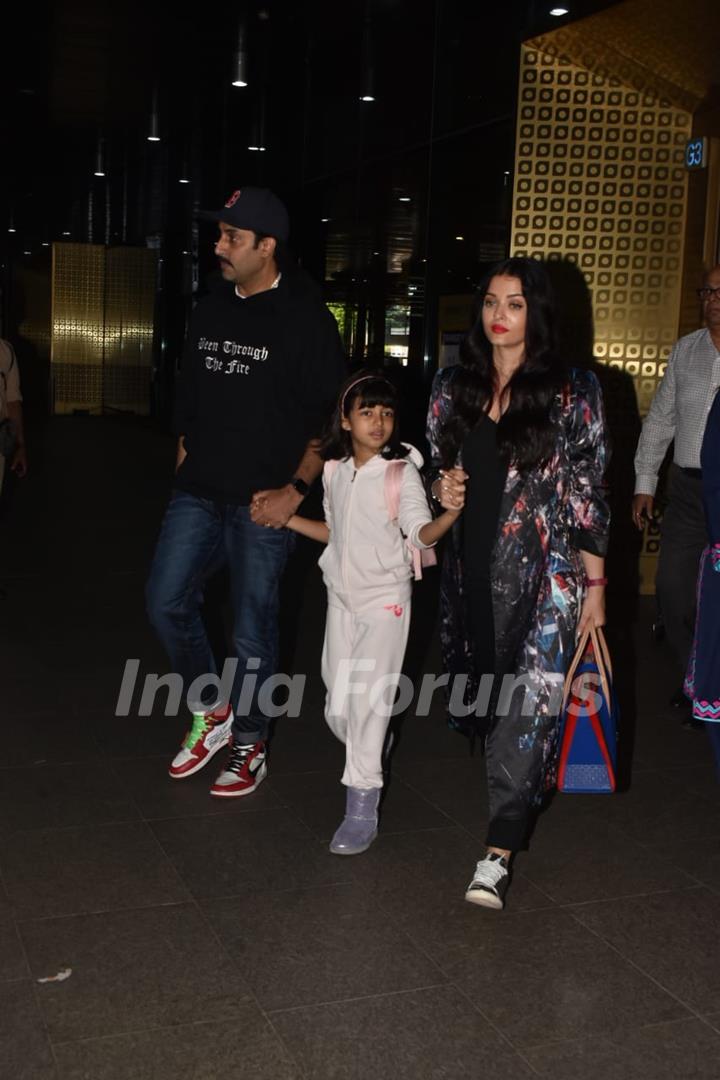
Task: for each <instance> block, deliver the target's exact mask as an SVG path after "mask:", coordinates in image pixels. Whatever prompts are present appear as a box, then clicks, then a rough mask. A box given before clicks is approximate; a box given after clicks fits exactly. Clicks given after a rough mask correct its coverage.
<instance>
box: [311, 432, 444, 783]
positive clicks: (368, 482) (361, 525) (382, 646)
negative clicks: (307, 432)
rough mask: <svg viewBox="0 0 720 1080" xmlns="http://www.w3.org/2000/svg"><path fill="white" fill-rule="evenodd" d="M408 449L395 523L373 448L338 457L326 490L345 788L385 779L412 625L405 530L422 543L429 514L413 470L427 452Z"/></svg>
mask: <svg viewBox="0 0 720 1080" xmlns="http://www.w3.org/2000/svg"><path fill="white" fill-rule="evenodd" d="M409 449H410V453H409V454H408V457H407V458H406V459H405V465H404V466H403V471H402V482H401V488H400V499H399V512H398V521H396V522H392V521H391V520H390V514H389V512H388V507H387V500H386V495H385V470H386V469H387V467H388V464H389V463H388V461H387V460H386V459H385V458H383V457H380V456H379V455H378V456H376V457H374V458H371V459H370V461H368V462H366V463H365V464H364V465H362V466H361V467H360V468H359V469H356V467H355V462H354V460H353V458H352V457H350V458H348V459H346V460H344V461H341V462H339V463H338V465H337V466H336V468H335V470H334V472H333V473H332V475H331V477H330V481H329V485H328V484H327V483H326V488H325V497H324V507H325V520H326V522H327V525H328V528H329V530H330V541H329V543H328V545H327V548H326V549H325V551H324V552H323V554H322V556H321V558H320V568H321V570H322V572H323V577H324V580H325V585H326V586H327V592H328V613H327V623H326V626H325V642H324V645H323V657H322V675H323V680H324V682H325V686H326V688H327V698H326V705H325V718H326V720H327V722H328V724H329V726H330V728H331V729H332V731H333V732H334V733H335V735H337V737H338V738H339V739H340V740H341V742H344V743H345V746H346V764H345V772H344V774H343V778H342V781H343V783H344V784H346V785H348V786H349V787H355V788H363V789H366V788H373V787H382V750H383V745H384V742H385V735H386V733H387V728H388V724H389V722H390V716H391V710H392V706H393V703H394V700H395V692H396V689H397V685H398V680H399V677H400V672H401V670H402V663H403V658H404V656H405V647H406V644H407V637H408V631H409V629H410V599H411V595H412V579H413V568H412V560H411V556H410V553H409V552H408V550H407V547H406V544H405V538H404V537H407V539H408V540H409V541H410V542H411V543H412V544H414V545H415V546H416V547H420V548H421V547H426V546H428V545H425V544H423V543H422V542H421V541H420V539H419V537H418V533H419V532H420V529H421V528H422V526H423V525H426V524H427V523H428V522H429V521H431V520H432V515H431V513H430V509H429V507H428V503H427V498H426V496H425V490H424V487H423V483H422V480H421V479H420V474H419V472H418V469H419V468H421V467H422V463H423V459H422V455H421V454H420V453H419V451H418V450H416V449H415V448H414V447H410V448H409ZM328 487H329V490H328ZM398 526H399V527H398ZM401 530H402V531H401ZM403 534H404V536H403Z"/></svg>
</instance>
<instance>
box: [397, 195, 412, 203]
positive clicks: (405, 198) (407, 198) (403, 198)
mask: <svg viewBox="0 0 720 1080" xmlns="http://www.w3.org/2000/svg"><path fill="white" fill-rule="evenodd" d="M398 202H410V196H409V195H401V196H400V197H399V199H398Z"/></svg>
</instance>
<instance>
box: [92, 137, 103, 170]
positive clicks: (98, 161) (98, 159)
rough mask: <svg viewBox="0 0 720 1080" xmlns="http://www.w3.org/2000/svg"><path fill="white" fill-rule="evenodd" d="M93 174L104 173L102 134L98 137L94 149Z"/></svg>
mask: <svg viewBox="0 0 720 1080" xmlns="http://www.w3.org/2000/svg"><path fill="white" fill-rule="evenodd" d="M94 175H95V176H104V175H105V140H104V139H103V137H102V136H100V137H99V138H98V141H97V147H96V149H95V173H94Z"/></svg>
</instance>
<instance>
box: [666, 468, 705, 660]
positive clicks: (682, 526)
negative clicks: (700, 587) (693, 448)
mask: <svg viewBox="0 0 720 1080" xmlns="http://www.w3.org/2000/svg"><path fill="white" fill-rule="evenodd" d="M707 542H708V541H707V525H706V523H705V513H704V511H703V504H702V481H701V479H700V477H699V476H695V475H689V474H688V473H687V472H684V471H683V470H682V469H679V468H678V467H677V465H673V466H672V468H671V472H670V493H669V499H668V506H667V510H666V511H665V514H664V516H663V521H662V528H661V543H660V559H659V561H658V569H657V578H656V581H655V589H656V592H657V597H658V601H659V603H660V610H661V612H662V616H663V621H664V623H665V632H666V634H667V637H668V641H669V642H670V646H671V648H672V650H673V652H674V653H675V656H676V657H677V661H678V663H679V665H680V670H681V673H682V677H683V678H684V676H685V671H686V669H687V665H688V660H689V658H690V650H691V648H692V643H693V635H694V633H695V593H696V588H697V576H698V565H699V563H700V556H701V554H702V550H703V548H704V547H705V545H706V544H707Z"/></svg>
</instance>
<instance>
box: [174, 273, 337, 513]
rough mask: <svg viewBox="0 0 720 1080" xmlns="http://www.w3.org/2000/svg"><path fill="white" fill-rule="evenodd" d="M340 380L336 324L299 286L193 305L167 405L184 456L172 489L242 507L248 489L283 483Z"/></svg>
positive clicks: (225, 295) (231, 293) (284, 283)
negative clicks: (173, 395) (182, 440)
mask: <svg viewBox="0 0 720 1080" xmlns="http://www.w3.org/2000/svg"><path fill="white" fill-rule="evenodd" d="M345 374H346V371H345V356H344V353H343V347H342V342H341V341H340V335H339V334H338V329H337V325H336V323H335V320H334V318H333V317H332V315H331V314H330V312H329V311H328V309H327V308H326V307H325V305H324V303H323V302H322V299H321V297H320V296H319V294H317V293H315V292H313V291H311V290H310V289H309V288H307V287H306V286H305V285H304V283H303V282H299V283H298V282H296V281H294V280H293V277H292V275H291V276H289V277H288V276H287V275H283V276H282V277H281V279H280V281H279V283H278V286H277V288H274V289H267V290H266V291H264V292H261V293H257V294H255V295H253V296H249V297H247V299H242V298H241V297H239V296H237V294H236V293H235V288H234V286H233V285H230V284H223V286H222V288H221V289H219V290H218V291H217V292H216V293H213V294H211V295H210V296H207V297H205V298H204V299H203V300H201V301H200V302H199V303H198V305H197V307H196V308H195V311H194V312H193V316H192V320H191V323H190V329H189V331H188V336H187V341H186V345H185V352H184V356H183V364H182V369H181V371H180V377H179V380H178V392H177V399H176V408H175V430H176V432H177V433H178V435H184V436H185V449H186V451H187V457H186V458H185V461H184V462H183V464H182V466H181V467H180V469H179V470H178V473H177V476H176V480H175V484H176V487H178V488H180V489H181V490H183V491H188V492H190V493H191V494H193V495H199V496H201V497H204V498H213V499H222V500H225V501H227V502H232V503H238V504H240V505H247V504H248V503H249V502H250V498H251V496H252V494H253V492H255V491H258V490H262V489H263V488H277V487H282V485H283V484H287V483H288V481H289V480H290V478H291V477H292V475H293V472H294V471H295V469H296V468H297V466H298V464H299V462H300V459H301V457H302V454H303V451H304V449H305V447H306V445H307V443H308V441H309V440H310V439H312V438H314V437H316V436H318V435H320V434H321V432H322V429H323V427H324V426H325V423H326V422H327V420H328V418H329V417H330V415H331V413H332V410H333V408H334V405H335V400H336V396H337V391H338V387H339V386H340V383H341V382H342V380H343V378H344V377H345Z"/></svg>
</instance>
